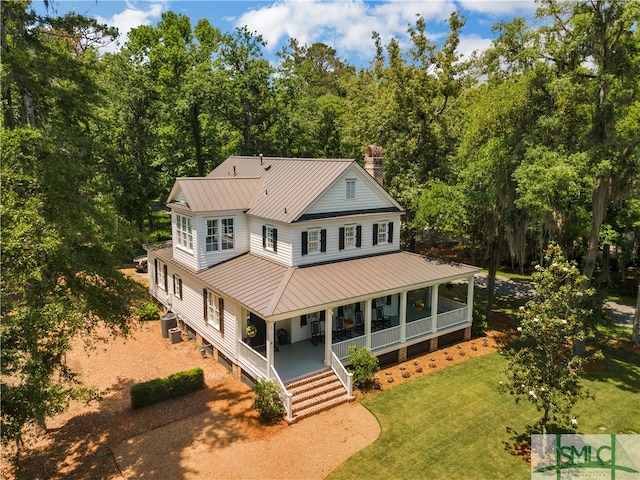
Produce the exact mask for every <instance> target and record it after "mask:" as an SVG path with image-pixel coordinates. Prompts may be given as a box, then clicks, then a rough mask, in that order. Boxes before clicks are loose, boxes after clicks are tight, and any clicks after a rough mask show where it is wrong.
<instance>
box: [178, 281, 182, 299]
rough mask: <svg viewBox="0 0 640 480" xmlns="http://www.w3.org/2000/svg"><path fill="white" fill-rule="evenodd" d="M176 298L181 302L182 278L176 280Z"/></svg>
mask: <svg viewBox="0 0 640 480" xmlns="http://www.w3.org/2000/svg"><path fill="white" fill-rule="evenodd" d="M178 298H180V300H182V278H178Z"/></svg>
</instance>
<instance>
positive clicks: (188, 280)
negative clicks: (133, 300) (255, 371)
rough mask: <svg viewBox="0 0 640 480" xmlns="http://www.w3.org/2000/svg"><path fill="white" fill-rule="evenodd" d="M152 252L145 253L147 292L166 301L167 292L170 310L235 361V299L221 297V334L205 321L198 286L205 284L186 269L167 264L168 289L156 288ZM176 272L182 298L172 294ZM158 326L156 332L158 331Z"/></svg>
mask: <svg viewBox="0 0 640 480" xmlns="http://www.w3.org/2000/svg"><path fill="white" fill-rule="evenodd" d="M153 260H154V259H153V257H152V254H150V255H149V280H150V281H149V292H150V293H151V294H152V295H153V296H154V297H156V298H157V299H158V300H159V301H160V302H161V303H162V304H164V305H165V306H166V305H167V298H168V293H171V304H172V305H171V311H173V312H174V313H176V314H177V315H178V317H179V318H180V319H181V320H183V321H184V322H186V323H187V325H189V326H190V327H191V328H193V329H194V330H195V331H196V332H197V333H198V334H200V335H201V336H202V337H203V338H204V339H205V341H206V342H207V343H209V344H211V345H213V346H214V347H215V348H217V349H218V350H220V351H221V352H222V353H224V354H225V355H226V356H227V357H229V358H231V359H232V360H233V361H234V362H237V361H238V359H237V353H236V348H237V342H236V339H237V338H239V336H238V330H239V328H240V327H239V320H241V319H238V313H239V308H238V306H237V304H236V302H235V301H234V300H233V299H230V298H225V297H223V298H224V309H225V311H224V335H222V334H221V332H220V331H219V330H217V329H215V328H213V327H212V326H210V325H208V324H207V323H206V321H205V318H204V300H203V297H202V290H203V289H204V288H205V285H204V284H203V283H201V282H200V281H198V280H197V279H195V278H194V277H192V276H191V275H190V274H188V273H187V272H184V271H181V270H180V269H178V270H176V269H175V268H173V267H172V266H171V265H169V266H168V287H169V288H168V290H169V292H168V293H167V292H165V291H164V290H162V289H158V288H157V286H156V285H155V283H154V273H153V268H154V267H153V265H154V261H153ZM176 273H177V274H178V275H179V276H180V278H181V279H182V299H179V298H177V297H176V296H174V295H173V275H174V274H176ZM160 334H161V333H160V327H158V335H160Z"/></svg>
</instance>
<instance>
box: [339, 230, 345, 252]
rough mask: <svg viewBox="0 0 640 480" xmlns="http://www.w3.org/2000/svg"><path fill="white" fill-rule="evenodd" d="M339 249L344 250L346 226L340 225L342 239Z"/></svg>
mask: <svg viewBox="0 0 640 480" xmlns="http://www.w3.org/2000/svg"><path fill="white" fill-rule="evenodd" d="M338 242H339V245H338V249H340V250H344V227H340V239H339V241H338Z"/></svg>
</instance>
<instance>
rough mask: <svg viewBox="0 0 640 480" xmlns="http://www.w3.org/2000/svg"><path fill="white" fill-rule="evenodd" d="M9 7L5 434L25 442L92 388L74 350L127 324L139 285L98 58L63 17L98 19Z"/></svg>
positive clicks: (0, 332)
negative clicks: (105, 127) (80, 377)
mask: <svg viewBox="0 0 640 480" xmlns="http://www.w3.org/2000/svg"><path fill="white" fill-rule="evenodd" d="M1 8H2V17H3V18H4V19H11V21H7V22H5V23H4V24H3V30H2V34H3V42H2V43H3V48H5V47H6V51H5V52H6V54H5V52H3V55H2V59H1V61H2V72H3V75H6V77H5V78H9V79H11V80H10V86H9V88H7V89H6V90H3V92H2V94H3V97H2V102H3V105H4V106H5V107H6V110H5V121H6V123H5V125H4V126H3V127H2V129H1V130H0V136H1V141H2V146H3V155H2V156H3V159H2V165H1V167H0V173H1V176H2V205H1V207H0V210H1V211H0V213H1V215H2V220H3V228H2V230H1V233H0V234H1V237H2V241H1V250H2V252H1V257H2V268H3V271H2V278H1V279H0V284H1V289H0V292H1V293H0V296H1V298H0V301H1V304H2V322H1V324H0V341H1V343H2V350H1V352H0V358H1V371H2V377H1V380H0V388H1V396H2V413H1V417H0V420H1V429H0V430H1V432H2V441H3V443H4V442H7V441H16V442H17V443H18V444H20V442H21V439H22V432H23V429H24V427H25V426H27V425H29V424H40V425H44V424H45V420H46V418H47V417H48V416H51V415H53V414H56V413H58V412H60V411H62V410H64V409H65V408H66V406H67V405H68V402H69V401H70V400H71V399H73V398H85V399H88V398H90V396H91V391H90V390H89V389H87V388H84V387H82V386H79V385H78V384H77V383H76V382H75V379H74V375H73V372H71V371H70V370H69V368H68V367H67V366H66V365H65V352H66V351H68V349H69V348H70V345H71V343H72V341H73V340H74V339H75V338H77V337H81V336H84V337H86V338H87V340H90V343H91V341H92V340H96V339H97V334H96V332H97V329H96V327H98V326H99V325H106V326H107V327H108V328H107V330H108V332H109V333H115V334H118V333H119V334H126V333H127V331H128V328H129V323H128V318H129V306H130V300H131V298H132V294H133V292H134V289H133V285H132V282H131V281H129V280H127V279H125V278H124V276H123V275H122V274H121V273H120V272H119V271H118V269H117V265H118V263H119V258H118V255H119V254H120V253H121V251H122V245H123V241H122V238H120V236H119V235H118V232H117V231H116V229H115V228H114V225H113V219H114V210H113V204H112V202H111V197H110V195H108V193H107V192H104V191H103V190H102V186H103V184H102V183H101V182H100V181H99V180H97V179H96V177H97V176H98V175H97V173H98V172H97V168H96V160H95V154H96V152H98V151H99V148H98V147H97V146H96V144H95V137H94V118H93V117H92V115H93V112H94V109H95V106H96V101H97V100H98V98H99V95H98V91H97V86H96V83H95V81H94V79H95V76H96V71H97V70H96V61H97V58H96V55H95V52H94V51H93V49H91V48H89V49H80V50H78V49H77V48H75V43H74V42H72V41H70V39H73V38H76V37H75V36H74V35H69V36H67V35H60V34H59V32H60V29H61V28H62V26H63V25H67V27H68V28H69V30H68V32H71V33H73V32H76V31H77V29H78V25H88V26H90V27H93V26H95V22H93V21H87V22H85V21H84V19H82V18H81V17H77V18H75V19H71V18H70V17H68V18H66V19H65V20H66V21H65V22H59V21H57V20H55V19H49V18H47V17H40V18H39V17H37V16H36V15H35V14H33V13H31V12H30V11H28V9H29V5H28V4H27V3H25V2H2V4H1ZM54 25H55V28H53V26H54ZM67 27H65V28H67ZM5 95H6V96H5Z"/></svg>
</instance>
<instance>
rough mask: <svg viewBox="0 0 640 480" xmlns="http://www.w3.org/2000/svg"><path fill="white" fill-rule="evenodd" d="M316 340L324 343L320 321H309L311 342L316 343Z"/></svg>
mask: <svg viewBox="0 0 640 480" xmlns="http://www.w3.org/2000/svg"><path fill="white" fill-rule="evenodd" d="M318 340H320V341H321V342H322V343H324V332H323V331H322V329H321V328H320V322H319V321H314V322H311V343H313V344H314V345H318Z"/></svg>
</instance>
